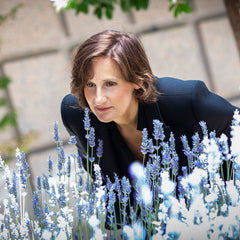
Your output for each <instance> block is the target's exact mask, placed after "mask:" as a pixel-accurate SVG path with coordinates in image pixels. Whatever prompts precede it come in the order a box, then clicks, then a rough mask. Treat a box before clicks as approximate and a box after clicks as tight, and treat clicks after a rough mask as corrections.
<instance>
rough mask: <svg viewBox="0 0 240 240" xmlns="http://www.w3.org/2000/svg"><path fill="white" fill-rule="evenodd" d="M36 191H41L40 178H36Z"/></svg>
mask: <svg viewBox="0 0 240 240" xmlns="http://www.w3.org/2000/svg"><path fill="white" fill-rule="evenodd" d="M37 189H38V190H39V191H41V189H42V179H41V177H40V176H37Z"/></svg>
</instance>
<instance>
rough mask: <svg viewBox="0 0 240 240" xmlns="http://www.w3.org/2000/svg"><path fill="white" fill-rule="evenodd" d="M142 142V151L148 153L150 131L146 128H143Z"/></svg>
mask: <svg viewBox="0 0 240 240" xmlns="http://www.w3.org/2000/svg"><path fill="white" fill-rule="evenodd" d="M142 134H143V136H142V144H141V152H142V154H147V153H148V143H149V142H148V131H147V129H146V128H144V129H143V131H142Z"/></svg>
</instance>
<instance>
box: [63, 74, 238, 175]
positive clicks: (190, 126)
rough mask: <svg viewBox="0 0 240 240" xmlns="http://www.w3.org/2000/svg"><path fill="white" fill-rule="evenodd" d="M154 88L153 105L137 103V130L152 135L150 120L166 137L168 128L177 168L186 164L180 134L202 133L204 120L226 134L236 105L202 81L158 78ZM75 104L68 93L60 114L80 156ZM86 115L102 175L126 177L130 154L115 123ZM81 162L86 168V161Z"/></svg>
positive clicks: (82, 142) (82, 144) (79, 112)
mask: <svg viewBox="0 0 240 240" xmlns="http://www.w3.org/2000/svg"><path fill="white" fill-rule="evenodd" d="M156 87H157V90H158V91H159V92H160V93H161V94H160V96H159V98H158V101H157V102H155V103H153V104H139V110H138V125H137V129H138V130H143V128H147V129H148V136H149V137H152V133H153V124H152V123H153V120H154V119H159V120H160V121H161V122H163V123H164V130H165V135H166V139H168V136H169V134H170V131H172V132H173V134H174V137H175V144H176V150H177V153H178V156H179V165H180V169H181V166H183V165H186V158H185V156H184V154H183V152H182V142H181V140H180V137H181V136H182V135H186V136H187V137H188V139H189V141H190V142H191V137H192V136H193V135H194V133H195V132H199V135H200V136H202V130H201V127H200V125H199V122H200V121H205V122H206V123H207V127H208V130H209V132H210V131H213V130H215V132H216V135H217V136H220V135H221V133H225V134H226V135H227V136H228V137H230V125H231V122H232V118H233V113H234V110H235V109H236V107H235V106H233V105H231V104H230V103H229V102H228V101H226V100H225V99H224V98H222V97H220V96H218V95H216V94H214V93H212V92H210V91H209V90H208V89H207V87H206V85H205V84H204V82H202V81H196V80H188V81H183V80H179V79H174V78H159V79H158V81H157V85H156ZM76 106H78V101H77V99H76V98H75V97H74V96H72V95H71V94H68V95H67V96H65V97H64V99H63V101H62V105H61V114H62V120H63V123H64V126H65V127H66V129H67V131H68V132H69V134H70V135H75V136H76V138H77V147H78V150H79V153H80V155H81V156H82V157H83V159H84V155H85V152H86V139H85V134H86V132H85V130H84V125H83V119H84V111H83V109H81V108H80V107H78V108H76ZM90 118H91V126H93V127H94V128H95V136H96V140H97V139H102V140H103V156H102V158H101V162H100V167H101V170H102V173H103V175H104V176H105V175H108V176H109V177H110V178H111V179H113V176H114V175H113V173H114V172H115V173H116V174H117V175H118V176H119V177H120V178H121V177H123V176H126V177H129V173H128V168H129V165H130V164H131V163H132V162H133V161H134V156H133V154H132V152H131V151H130V149H129V148H128V146H127V144H126V143H125V141H124V139H123V138H122V136H121V134H120V132H119V131H118V129H117V126H116V124H115V123H114V122H110V123H102V122H100V121H99V120H98V119H97V118H96V117H95V115H94V114H92V113H90ZM83 163H84V164H85V167H86V163H85V162H83Z"/></svg>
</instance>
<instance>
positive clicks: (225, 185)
mask: <svg viewBox="0 0 240 240" xmlns="http://www.w3.org/2000/svg"><path fill="white" fill-rule="evenodd" d="M153 124H154V135H153V139H151V138H149V137H148V132H147V129H144V130H143V141H142V146H141V148H142V153H143V155H144V159H143V161H145V163H146V164H140V163H137V162H136V163H133V164H132V165H131V174H132V179H133V182H132V184H130V180H129V179H127V178H126V177H123V178H122V179H120V178H119V177H118V176H117V175H115V181H114V182H111V181H110V179H108V178H107V179H108V180H107V183H106V184H105V185H104V184H103V181H102V176H101V169H100V167H99V164H97V163H99V161H101V155H102V152H103V144H104V143H103V142H102V141H101V140H98V141H95V135H94V128H92V127H91V124H90V118H89V116H88V110H87V109H86V111H85V119H84V126H85V130H86V138H87V140H88V141H87V149H88V150H87V156H86V159H87V171H85V170H84V169H83V165H82V159H81V157H80V156H79V155H78V154H77V149H76V151H75V152H73V153H71V154H70V155H68V156H66V154H65V152H64V147H63V144H62V142H61V139H60V138H59V134H58V124H57V122H55V123H54V142H55V143H56V151H57V154H58V159H56V161H54V160H53V159H51V158H49V160H48V172H47V173H44V174H43V175H42V176H39V177H37V184H36V185H37V189H36V191H34V192H32V191H31V186H30V184H29V176H30V175H29V172H28V163H27V161H26V157H25V154H24V152H20V151H19V150H18V149H17V151H16V159H17V167H18V171H17V172H15V171H14V170H10V169H9V167H8V166H7V165H6V164H5V163H4V161H3V160H2V159H0V168H1V169H2V170H3V171H4V180H5V186H6V189H7V191H8V195H7V196H6V199H5V200H4V201H3V214H0V224H1V228H0V239H107V238H108V239H158V240H159V239H184V240H187V239H213V240H215V239H240V234H239V232H240V147H239V143H240V116H239V112H238V111H236V112H235V113H234V116H233V122H232V130H231V136H232V138H231V145H230V146H228V139H227V137H226V136H225V135H224V134H222V135H221V137H219V138H217V137H216V136H215V134H214V132H211V133H208V130H207V126H206V124H205V123H204V122H200V125H201V127H202V131H203V139H200V138H199V135H198V134H197V133H196V134H195V135H194V136H193V137H192V148H190V147H189V144H188V141H187V139H186V137H185V136H182V138H181V140H182V142H183V146H184V147H183V151H184V153H185V155H186V156H187V159H188V166H186V167H184V168H183V173H184V174H183V176H181V177H177V173H178V156H177V154H176V151H175V145H174V136H173V135H172V134H171V136H170V138H169V141H167V142H164V141H163V139H164V132H163V129H162V123H161V122H159V121H158V120H154V122H153ZM96 142H97V146H96ZM69 144H72V145H75V144H76V139H75V137H71V138H70V140H69ZM95 148H96V156H97V158H98V159H94V156H95V154H94V151H95ZM147 154H148V156H150V157H149V158H147V157H146V156H147ZM54 162H55V164H54ZM223 164H226V166H227V173H228V174H227V176H225V180H223V171H222V165H223ZM54 165H56V166H54ZM54 167H55V170H56V171H54ZM54 172H57V174H54ZM91 173H92V174H93V175H94V180H93V179H92V178H91V177H90V175H91ZM133 192H134V195H133V196H134V203H133V204H131V203H130V196H131V194H132V193H133ZM29 199H31V202H29ZM116 206H117V208H118V209H119V211H120V212H121V214H120V215H119V216H118V217H117V211H116ZM119 218H120V219H119ZM106 225H107V226H108V229H109V230H106V228H105V227H106ZM119 228H121V229H122V236H121V237H119V234H118V232H119V230H118V229H119Z"/></svg>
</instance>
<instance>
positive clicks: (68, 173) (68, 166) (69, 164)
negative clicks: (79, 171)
mask: <svg viewBox="0 0 240 240" xmlns="http://www.w3.org/2000/svg"><path fill="white" fill-rule="evenodd" d="M71 164H72V162H71V158H70V156H68V161H67V177H68V178H70V176H71Z"/></svg>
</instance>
